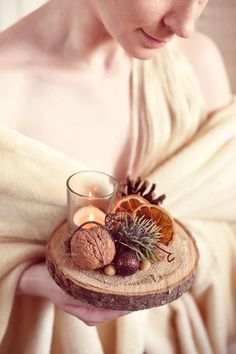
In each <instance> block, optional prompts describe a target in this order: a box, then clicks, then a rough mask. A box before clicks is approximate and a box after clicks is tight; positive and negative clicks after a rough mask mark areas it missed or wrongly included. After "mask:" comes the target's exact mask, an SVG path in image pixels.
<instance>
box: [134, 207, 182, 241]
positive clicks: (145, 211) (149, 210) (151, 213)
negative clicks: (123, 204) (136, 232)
mask: <svg viewBox="0 0 236 354" xmlns="http://www.w3.org/2000/svg"><path fill="white" fill-rule="evenodd" d="M134 215H136V216H137V217H139V218H141V217H142V216H143V217H145V219H151V220H153V221H155V222H156V225H157V226H158V227H159V228H161V230H160V232H161V234H162V236H161V239H160V242H161V243H163V244H164V245H168V244H169V243H170V241H171V240H172V239H173V237H174V233H175V222H174V219H173V218H172V216H171V215H170V214H169V213H168V211H167V210H165V209H164V208H162V207H158V206H156V205H152V204H150V205H140V206H139V207H138V208H137V209H136V210H135V211H134Z"/></svg>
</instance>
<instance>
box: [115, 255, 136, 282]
mask: <svg viewBox="0 0 236 354" xmlns="http://www.w3.org/2000/svg"><path fill="white" fill-rule="evenodd" d="M115 267H116V274H119V275H122V276H127V275H132V274H134V273H136V272H137V271H138V270H139V259H138V257H137V256H136V254H135V253H134V252H132V251H130V250H124V251H122V252H119V253H118V254H117V256H116V258H115Z"/></svg>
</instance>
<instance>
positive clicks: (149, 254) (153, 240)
mask: <svg viewBox="0 0 236 354" xmlns="http://www.w3.org/2000/svg"><path fill="white" fill-rule="evenodd" d="M114 238H115V240H116V241H117V242H118V243H119V244H120V245H122V246H124V247H127V248H129V249H131V250H133V251H134V253H135V254H136V256H137V257H138V259H139V260H144V259H147V260H149V261H150V262H155V261H157V260H158V258H157V256H156V252H155V250H156V249H157V243H158V242H159V241H160V239H161V227H158V226H157V225H156V223H155V221H153V220H149V219H146V218H145V216H142V217H141V218H138V217H137V216H135V217H133V218H132V219H131V221H130V220H129V221H128V220H126V221H125V222H124V223H123V225H122V227H120V228H119V230H118V232H117V233H116V234H115V235H114Z"/></svg>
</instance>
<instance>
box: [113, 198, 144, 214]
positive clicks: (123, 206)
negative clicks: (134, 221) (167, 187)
mask: <svg viewBox="0 0 236 354" xmlns="http://www.w3.org/2000/svg"><path fill="white" fill-rule="evenodd" d="M147 204H149V202H148V201H147V200H146V199H144V198H143V197H140V196H138V195H135V194H133V195H129V196H127V197H123V198H121V199H120V200H118V202H117V203H116V206H115V209H114V211H115V212H116V213H117V212H125V213H128V214H130V215H132V214H133V212H134V211H135V210H136V209H137V208H138V207H139V206H140V205H147Z"/></svg>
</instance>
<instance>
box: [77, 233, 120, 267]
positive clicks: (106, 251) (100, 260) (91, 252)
mask: <svg viewBox="0 0 236 354" xmlns="http://www.w3.org/2000/svg"><path fill="white" fill-rule="evenodd" d="M115 253H116V249H115V243H114V241H113V239H112V237H111V235H110V234H109V232H108V231H107V230H106V229H105V228H104V227H103V226H93V227H90V228H81V229H79V230H78V231H76V232H75V234H74V235H73V237H72V240H71V258H72V260H73V262H74V264H75V265H76V266H78V267H79V268H80V269H83V270H92V269H99V268H103V267H104V266H106V265H108V264H110V263H111V262H112V260H113V258H114V257H115Z"/></svg>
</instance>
